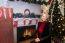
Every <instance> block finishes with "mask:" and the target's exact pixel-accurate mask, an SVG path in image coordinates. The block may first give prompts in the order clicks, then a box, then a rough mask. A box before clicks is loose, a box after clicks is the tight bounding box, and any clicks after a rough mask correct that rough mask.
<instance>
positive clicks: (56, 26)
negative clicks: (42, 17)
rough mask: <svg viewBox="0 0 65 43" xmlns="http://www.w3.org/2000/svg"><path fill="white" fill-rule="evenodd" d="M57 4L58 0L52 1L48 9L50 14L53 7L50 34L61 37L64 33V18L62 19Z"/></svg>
mask: <svg viewBox="0 0 65 43" xmlns="http://www.w3.org/2000/svg"><path fill="white" fill-rule="evenodd" d="M59 5H60V4H59V3H58V0H54V3H53V4H52V6H51V9H50V11H49V12H50V13H49V14H51V11H52V10H53V9H54V10H53V11H52V12H53V13H52V15H51V16H52V18H51V19H52V30H51V31H52V32H51V36H52V37H59V38H62V37H63V36H64V35H65V20H64V19H65V18H64V16H63V15H62V13H61V11H60V8H59ZM53 6H54V7H53Z"/></svg>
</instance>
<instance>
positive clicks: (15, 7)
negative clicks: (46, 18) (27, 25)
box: [8, 1, 41, 14]
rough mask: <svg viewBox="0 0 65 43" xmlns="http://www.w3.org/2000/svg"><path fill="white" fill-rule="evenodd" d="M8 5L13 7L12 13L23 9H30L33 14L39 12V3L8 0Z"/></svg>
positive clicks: (22, 11)
mask: <svg viewBox="0 0 65 43" xmlns="http://www.w3.org/2000/svg"><path fill="white" fill-rule="evenodd" d="M8 3H9V7H13V10H14V13H20V12H21V13H23V14H24V10H25V9H30V11H31V12H34V13H35V14H41V5H38V4H31V3H27V2H22V1H19V2H17V1H15V2H8Z"/></svg>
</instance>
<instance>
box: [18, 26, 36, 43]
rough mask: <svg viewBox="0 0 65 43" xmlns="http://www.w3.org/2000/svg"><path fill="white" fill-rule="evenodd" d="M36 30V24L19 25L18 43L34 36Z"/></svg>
mask: <svg viewBox="0 0 65 43" xmlns="http://www.w3.org/2000/svg"><path fill="white" fill-rule="evenodd" d="M35 32H36V26H35V25H31V26H22V27H17V43H19V42H22V41H25V40H28V39H32V38H34V37H35Z"/></svg>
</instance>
